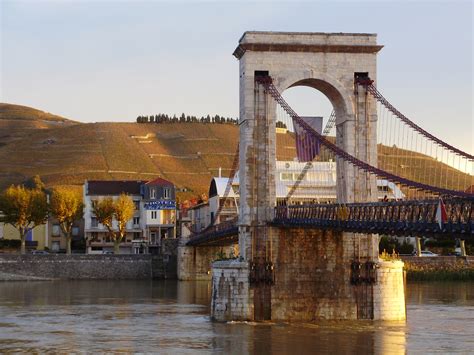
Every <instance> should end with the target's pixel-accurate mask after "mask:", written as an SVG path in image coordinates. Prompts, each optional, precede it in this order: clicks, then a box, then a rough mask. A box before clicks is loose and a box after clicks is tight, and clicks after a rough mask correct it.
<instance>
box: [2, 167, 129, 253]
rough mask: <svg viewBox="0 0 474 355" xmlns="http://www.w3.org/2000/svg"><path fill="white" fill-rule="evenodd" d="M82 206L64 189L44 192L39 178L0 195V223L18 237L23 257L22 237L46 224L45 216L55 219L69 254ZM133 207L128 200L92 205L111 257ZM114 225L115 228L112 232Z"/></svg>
mask: <svg viewBox="0 0 474 355" xmlns="http://www.w3.org/2000/svg"><path fill="white" fill-rule="evenodd" d="M83 210H84V203H83V201H82V194H81V193H80V191H77V190H73V189H70V188H66V187H57V188H53V189H52V190H47V189H46V188H45V185H44V184H43V182H42V181H41V179H40V177H39V176H35V177H34V178H33V179H31V180H30V181H28V182H27V183H25V184H22V185H11V186H10V187H9V188H7V189H6V190H5V191H4V192H3V193H2V194H0V211H2V214H1V215H0V222H3V223H6V224H11V225H12V226H13V227H14V228H16V229H17V230H18V232H19V234H20V240H21V253H22V254H25V253H26V235H27V234H28V231H30V230H32V229H33V228H35V227H36V226H39V225H41V224H44V223H46V222H47V220H48V217H49V216H53V217H54V218H56V219H57V221H58V223H59V226H60V229H61V232H62V234H63V236H64V237H65V238H66V245H67V248H66V252H67V254H71V241H72V227H73V224H74V222H76V221H78V220H80V219H82V218H83ZM134 211H135V205H134V203H133V200H132V198H131V197H130V196H128V195H125V194H122V195H120V196H119V197H118V198H117V199H115V200H114V199H112V198H103V199H100V200H97V201H94V202H93V205H92V212H93V213H94V215H95V216H96V218H97V221H98V222H99V223H101V224H102V225H103V226H105V227H106V229H107V232H108V236H109V237H110V238H111V239H112V240H113V241H114V253H115V254H118V253H119V250H120V243H121V242H122V240H123V238H124V237H125V234H126V225H127V222H128V221H129V220H131V219H132V218H133V213H134ZM113 221H116V222H117V223H116V225H117V228H114V225H113Z"/></svg>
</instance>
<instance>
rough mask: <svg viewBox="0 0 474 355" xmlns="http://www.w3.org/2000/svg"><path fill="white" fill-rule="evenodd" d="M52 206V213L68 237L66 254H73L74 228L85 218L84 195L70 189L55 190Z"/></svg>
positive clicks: (52, 195)
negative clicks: (77, 222)
mask: <svg viewBox="0 0 474 355" xmlns="http://www.w3.org/2000/svg"><path fill="white" fill-rule="evenodd" d="M50 204H51V206H50V208H51V213H52V214H53V216H54V217H55V218H56V219H57V220H58V222H59V227H60V228H61V232H62V233H63V235H64V236H65V237H66V245H67V246H66V252H67V254H71V241H72V226H73V224H74V222H75V221H78V220H80V219H81V218H82V216H83V209H84V204H83V203H82V195H81V193H80V192H79V191H76V190H73V189H70V188H66V187H62V188H55V189H54V190H53V193H52V194H51V202H50Z"/></svg>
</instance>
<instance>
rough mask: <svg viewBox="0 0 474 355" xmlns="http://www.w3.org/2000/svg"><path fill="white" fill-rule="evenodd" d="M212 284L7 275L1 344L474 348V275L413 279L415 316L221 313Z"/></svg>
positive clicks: (0, 349) (22, 348)
mask: <svg viewBox="0 0 474 355" xmlns="http://www.w3.org/2000/svg"><path fill="white" fill-rule="evenodd" d="M209 299H210V284H209V283H207V282H176V281H172V282H170V281H153V282H151V281H58V282H3V283H0V353H4V352H7V353H8V352H28V353H31V352H36V353H43V352H54V353H56V352H59V353H68V352H87V353H100V352H107V351H108V352H142V353H162V354H186V353H192V354H195V353H203V354H209V353H213V354H220V353H222V354H247V353H250V354H270V353H273V354H293V355H297V354H317V353H331V354H353V353H357V354H405V353H409V354H411V353H423V354H426V353H440V354H445V353H455V352H457V353H465V354H467V353H473V352H474V335H473V334H474V284H473V283H410V284H408V295H407V311H408V320H407V322H371V321H364V322H318V323H317V324H285V323H275V324H272V323H267V324H254V323H227V324H224V323H214V322H211V321H210V320H209V317H208V314H209V306H208V305H209Z"/></svg>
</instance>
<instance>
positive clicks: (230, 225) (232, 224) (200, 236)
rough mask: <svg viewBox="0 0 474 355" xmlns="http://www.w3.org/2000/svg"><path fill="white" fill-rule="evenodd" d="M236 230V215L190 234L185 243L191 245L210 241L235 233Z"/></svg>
mask: <svg viewBox="0 0 474 355" xmlns="http://www.w3.org/2000/svg"><path fill="white" fill-rule="evenodd" d="M236 230H237V217H235V218H232V219H230V220H227V221H224V222H221V223H218V224H214V225H213V226H211V227H209V228H206V229H205V230H203V231H202V232H199V233H196V234H194V235H192V236H191V238H190V239H189V241H188V242H187V245H190V246H193V245H198V244H203V243H210V242H212V240H213V239H216V238H219V237H223V236H224V237H225V236H227V235H233V234H236Z"/></svg>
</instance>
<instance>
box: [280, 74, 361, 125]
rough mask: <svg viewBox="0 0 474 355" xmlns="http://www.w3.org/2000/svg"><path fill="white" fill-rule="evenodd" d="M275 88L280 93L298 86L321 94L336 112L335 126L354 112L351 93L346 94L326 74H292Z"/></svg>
mask: <svg viewBox="0 0 474 355" xmlns="http://www.w3.org/2000/svg"><path fill="white" fill-rule="evenodd" d="M276 86H277V88H278V90H279V91H280V92H281V93H283V92H284V91H285V90H287V89H290V88H294V87H299V86H304V87H309V88H312V89H315V90H316V91H318V92H320V93H322V94H323V95H324V96H326V98H327V99H328V100H329V102H330V103H331V105H332V106H333V109H334V111H335V112H336V117H337V121H336V124H339V123H341V122H343V121H344V118H346V117H347V116H348V115H351V114H352V112H353V111H354V102H353V96H354V94H353V92H348V90H347V89H346V88H345V87H344V86H343V85H342V84H341V83H340V82H338V80H337V79H335V78H334V77H332V76H331V75H330V74H328V73H321V72H318V73H315V72H311V73H310V74H309V76H308V73H305V72H304V71H303V72H300V73H294V72H292V73H289V74H288V75H286V76H285V77H283V78H282V79H280V81H279V82H277V83H276Z"/></svg>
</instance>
